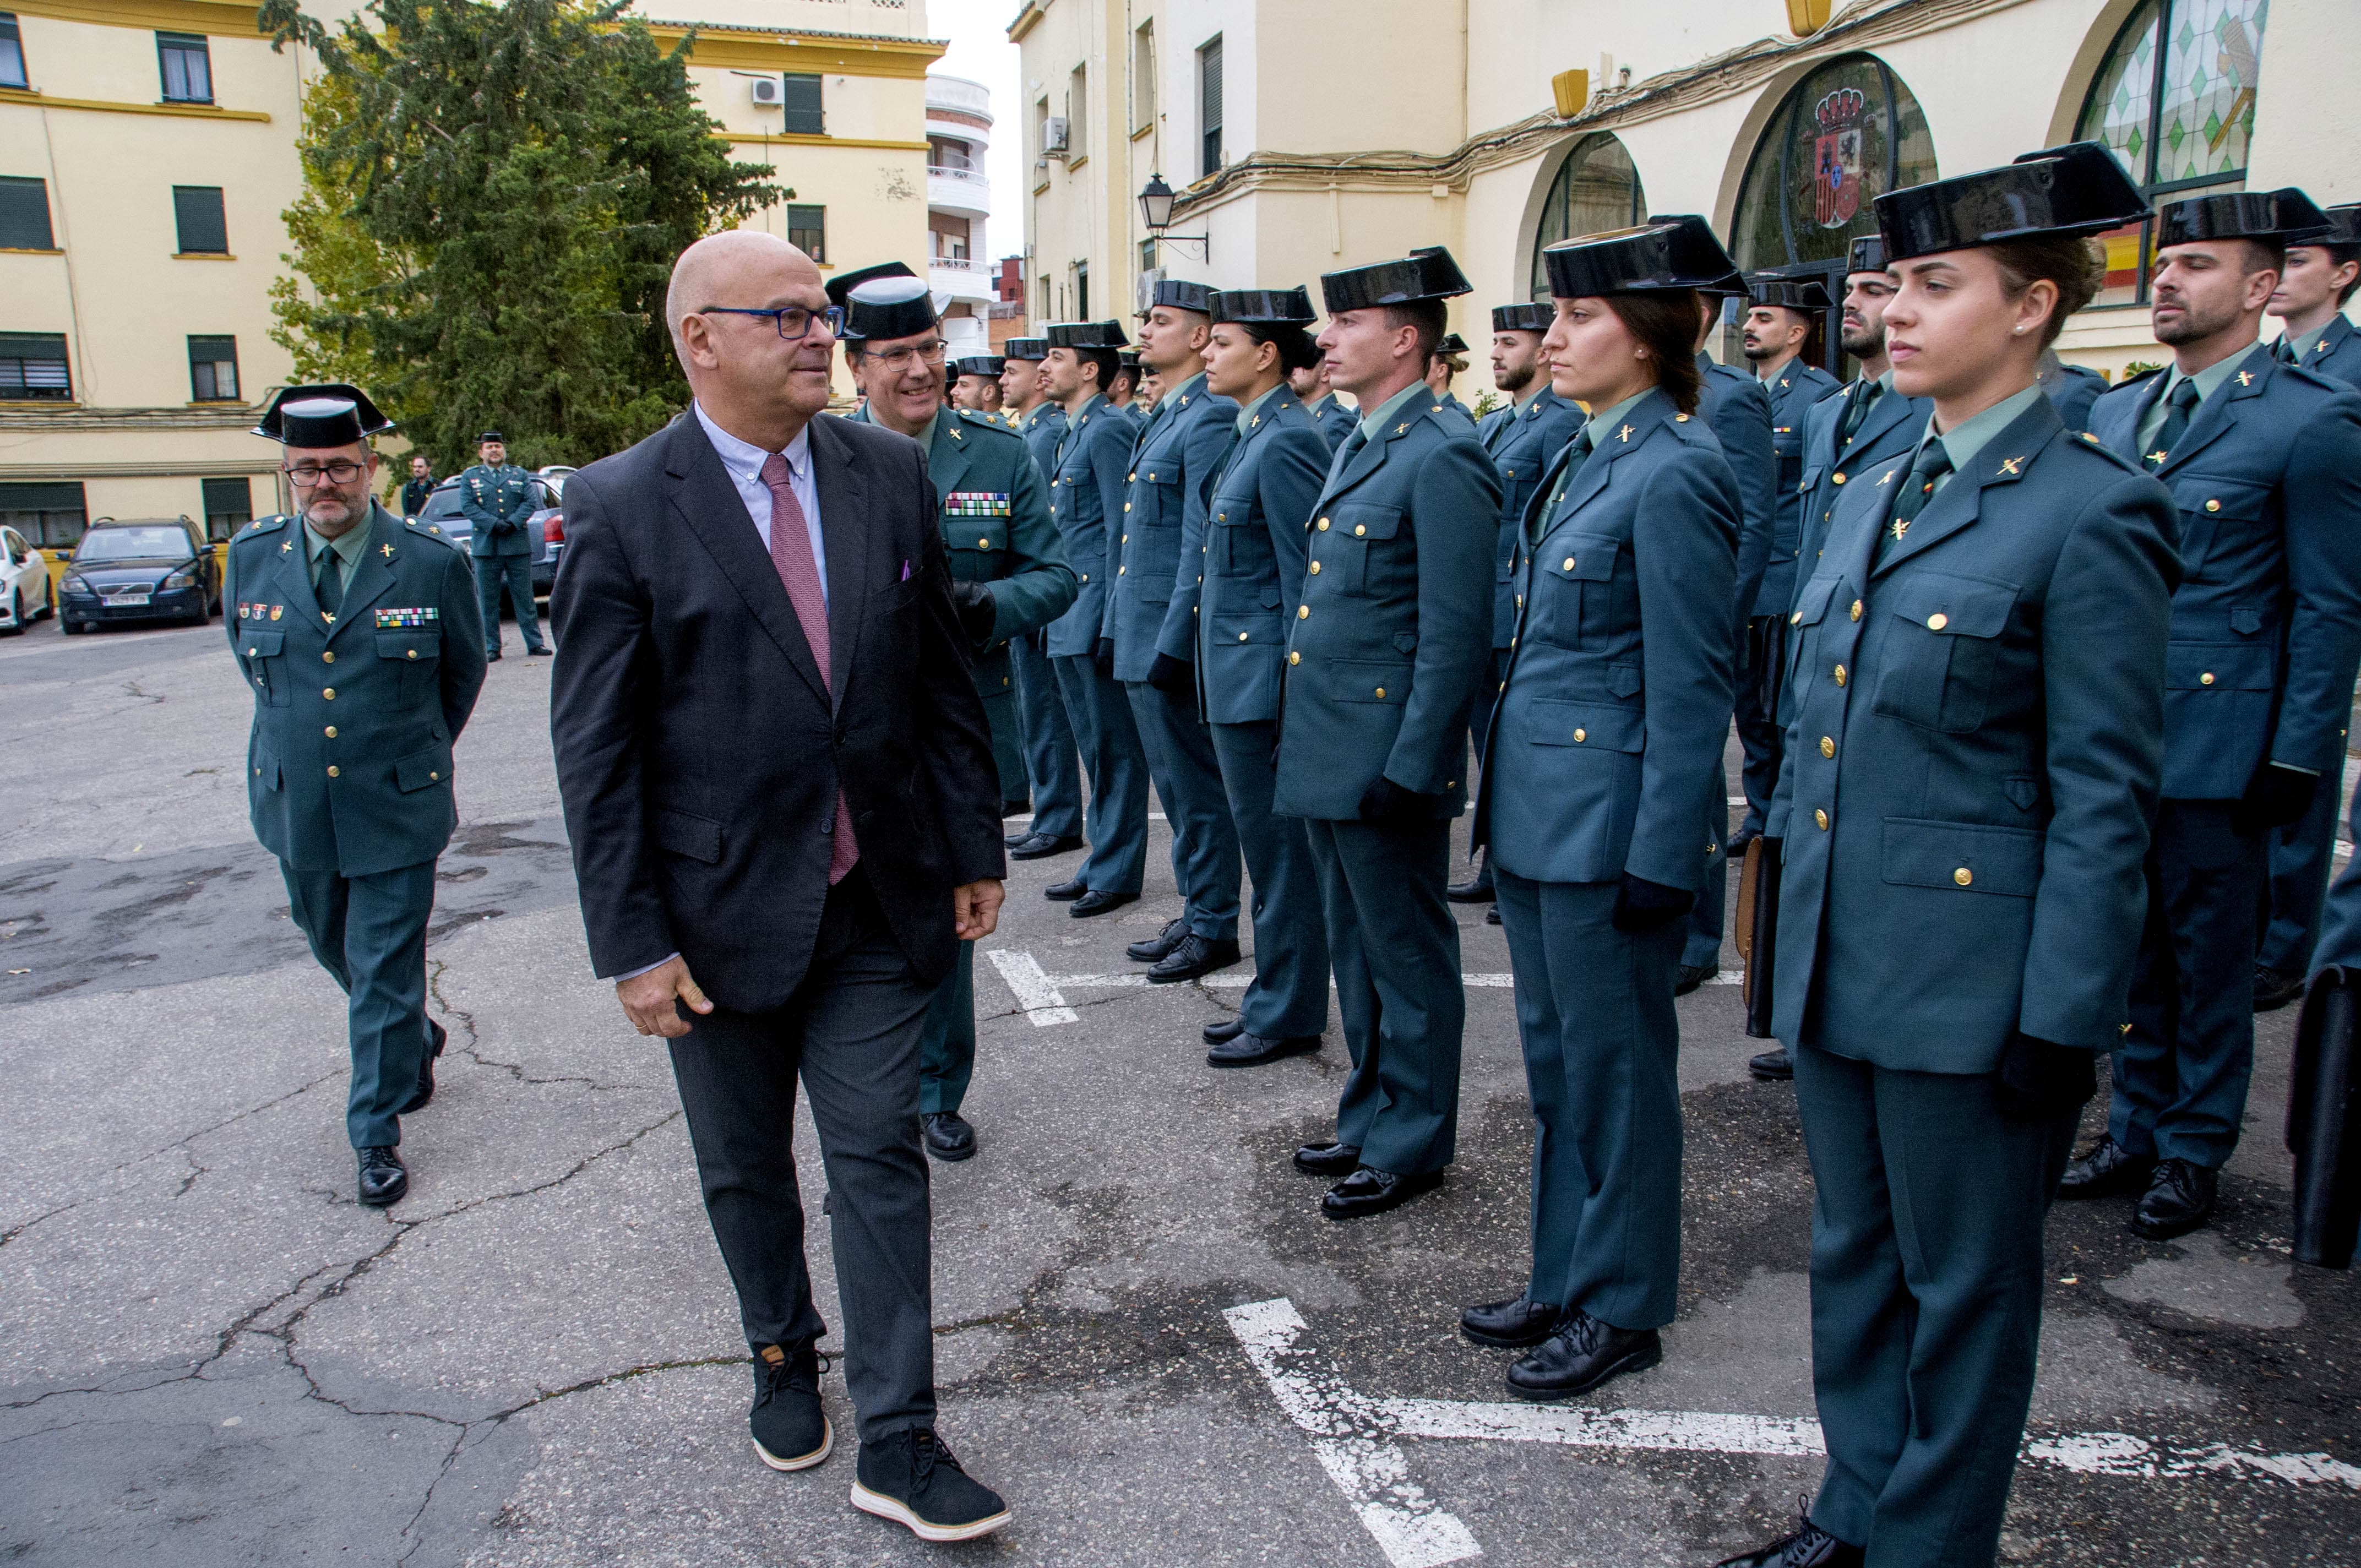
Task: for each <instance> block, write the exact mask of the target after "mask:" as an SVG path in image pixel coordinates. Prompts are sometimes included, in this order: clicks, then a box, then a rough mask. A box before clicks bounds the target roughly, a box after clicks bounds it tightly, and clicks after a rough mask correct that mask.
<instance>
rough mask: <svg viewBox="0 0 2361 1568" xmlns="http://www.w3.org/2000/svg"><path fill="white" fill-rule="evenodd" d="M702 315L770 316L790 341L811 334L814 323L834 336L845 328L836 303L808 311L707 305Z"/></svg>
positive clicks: (789, 308)
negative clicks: (825, 307) (819, 309)
mask: <svg viewBox="0 0 2361 1568" xmlns="http://www.w3.org/2000/svg"><path fill="white" fill-rule="evenodd" d="M697 314H698V315H701V316H768V317H770V318H771V320H772V321H773V322H774V323H776V324H777V326H778V329H779V335H780V336H781V337H784V338H785V339H786V340H787V341H788V342H789V343H794V342H796V341H797V340H799V339H802V338H806V337H808V336H810V335H811V329H812V323H814V322H818V323H820V324H821V325H823V326H825V327H827V328H828V330H829V336H831V337H833V336H836V335H837V334H840V333H842V332H843V330H844V312H843V311H842V310H840V309H839V308H838V307H837V306H835V305H830V306H829V308H828V309H826V310H824V311H807V310H806V309H804V308H803V307H802V306H801V305H787V306H785V307H783V308H781V309H779V310H775V311H750V310H748V309H746V308H745V307H744V306H742V305H707V306H705V307H704V308H702V309H701V310H699V311H698V312H697Z"/></svg>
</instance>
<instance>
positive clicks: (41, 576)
mask: <svg viewBox="0 0 2361 1568" xmlns="http://www.w3.org/2000/svg"><path fill="white" fill-rule="evenodd" d="M57 612H58V598H57V593H56V591H55V590H54V589H52V588H51V587H49V557H48V556H46V555H44V554H41V553H40V552H39V551H38V550H36V549H34V548H33V547H32V546H31V545H29V544H27V543H25V536H24V535H23V534H21V533H19V532H16V530H15V529H13V528H0V637H14V636H16V634H17V633H18V632H21V631H23V630H25V628H27V626H30V625H31V624H32V623H33V622H34V621H36V620H39V619H40V618H41V617H42V616H45V615H55V614H56V613H57Z"/></svg>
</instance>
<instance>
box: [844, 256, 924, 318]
mask: <svg viewBox="0 0 2361 1568" xmlns="http://www.w3.org/2000/svg"><path fill="white" fill-rule="evenodd" d="M916 277H917V273H915V272H913V271H911V270H910V269H908V268H906V267H905V266H903V265H902V264H901V263H900V262H898V261H881V262H878V263H877V264H876V265H875V266H873V267H856V268H854V269H852V270H851V271H850V272H844V273H840V274H838V275H837V276H836V277H834V278H831V279H829V280H828V302H829V304H831V305H834V306H835V307H836V308H837V309H838V310H843V309H844V308H845V305H846V302H847V301H848V300H850V299H851V294H852V291H854V290H855V289H858V288H860V287H861V285H862V284H863V283H866V282H869V281H871V280H874V279H878V278H916Z"/></svg>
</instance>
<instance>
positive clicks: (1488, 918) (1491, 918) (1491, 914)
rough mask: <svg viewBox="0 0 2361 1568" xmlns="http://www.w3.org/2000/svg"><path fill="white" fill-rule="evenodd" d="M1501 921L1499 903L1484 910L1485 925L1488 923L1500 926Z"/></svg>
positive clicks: (1488, 924)
mask: <svg viewBox="0 0 2361 1568" xmlns="http://www.w3.org/2000/svg"><path fill="white" fill-rule="evenodd" d="M1499 923H1500V906H1499V905H1497V904H1496V905H1492V907H1491V908H1489V909H1487V910H1486V911H1484V924H1485V925H1487V926H1498V925H1499Z"/></svg>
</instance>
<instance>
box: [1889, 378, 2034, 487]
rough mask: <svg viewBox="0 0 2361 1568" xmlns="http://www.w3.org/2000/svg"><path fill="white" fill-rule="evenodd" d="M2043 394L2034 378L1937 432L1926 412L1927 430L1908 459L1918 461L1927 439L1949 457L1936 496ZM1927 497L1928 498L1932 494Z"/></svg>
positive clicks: (1937, 479)
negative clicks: (1953, 426) (1954, 426)
mask: <svg viewBox="0 0 2361 1568" xmlns="http://www.w3.org/2000/svg"><path fill="white" fill-rule="evenodd" d="M2044 395H2045V394H2044V393H2043V392H2042V390H2041V383H2040V382H2038V381H2036V382H2035V383H2034V384H2033V385H2032V386H2030V387H2027V388H2026V389H2025V390H2023V391H2021V392H2014V393H2011V394H2010V395H2009V396H2007V397H2005V398H2003V399H2002V400H2000V401H1998V402H1996V403H1994V404H1993V406H1992V407H1990V408H1988V409H1986V410H1984V411H1983V412H1982V413H1980V414H1974V415H1971V416H1970V417H1969V418H1967V419H1963V420H1961V421H1960V424H1959V428H1958V429H1956V430H1947V431H1941V432H1938V431H1937V430H1936V429H1935V416H1934V415H1933V414H1928V415H1927V433H1926V434H1925V435H1923V436H1921V437H1919V440H1918V446H1917V448H1916V449H1914V450H1913V451H1912V452H1911V454H1910V461H1911V462H1912V463H1914V464H1915V463H1916V462H1917V461H1918V452H1919V451H1922V450H1924V449H1925V447H1926V445H1927V442H1928V441H1929V440H1935V441H1940V442H1941V443H1942V444H1943V452H1944V454H1945V455H1947V456H1949V458H1950V460H1951V472H1950V473H1949V474H1943V475H1938V477H1936V480H1935V495H1936V496H1939V495H1941V494H1942V493H1943V487H1944V486H1945V485H1948V484H1949V483H1950V482H1951V479H1952V477H1954V476H1955V475H1959V474H1962V473H1965V472H1966V471H1967V467H1968V465H1969V464H1971V463H1972V462H1974V461H1975V460H1976V454H1977V453H1979V452H1982V450H1983V449H1984V447H1985V446H1986V445H1987V444H1989V443H1990V442H1991V441H1992V438H1993V436H1995V435H1998V434H1999V433H2001V432H2002V431H2004V430H2006V429H2007V428H2008V427H2009V425H2010V423H2011V422H2013V421H2014V420H2015V418H2016V416H2017V415H2019V414H2021V413H2023V412H2024V411H2026V410H2027V409H2029V408H2031V407H2032V406H2033V400H2035V399H2036V398H2038V397H2042V396H2044ZM1927 499H1928V500H1930V501H1931V500H1933V499H1934V496H1929V497H1927Z"/></svg>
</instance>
